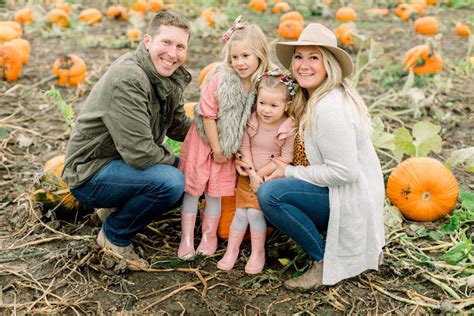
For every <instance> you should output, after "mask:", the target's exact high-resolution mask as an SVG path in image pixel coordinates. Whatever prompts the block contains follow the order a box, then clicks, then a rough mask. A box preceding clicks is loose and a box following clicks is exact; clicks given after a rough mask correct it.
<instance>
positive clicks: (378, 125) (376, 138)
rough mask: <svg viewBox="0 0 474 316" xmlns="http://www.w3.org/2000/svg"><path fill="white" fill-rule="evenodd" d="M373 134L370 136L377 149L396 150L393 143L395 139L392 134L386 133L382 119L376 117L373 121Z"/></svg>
mask: <svg viewBox="0 0 474 316" xmlns="http://www.w3.org/2000/svg"><path fill="white" fill-rule="evenodd" d="M371 123H372V128H373V130H372V133H371V135H370V137H371V139H372V143H373V144H374V146H375V147H376V148H387V149H390V150H394V149H395V144H394V143H393V141H394V139H395V137H394V136H393V135H392V134H389V133H386V132H384V124H383V122H382V120H381V119H380V117H378V116H376V117H374V118H373V119H372V122H371Z"/></svg>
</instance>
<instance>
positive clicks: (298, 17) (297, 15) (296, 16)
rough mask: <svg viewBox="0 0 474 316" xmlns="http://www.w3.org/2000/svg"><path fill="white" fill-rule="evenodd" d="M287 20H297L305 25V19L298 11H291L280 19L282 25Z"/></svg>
mask: <svg viewBox="0 0 474 316" xmlns="http://www.w3.org/2000/svg"><path fill="white" fill-rule="evenodd" d="M286 20H295V21H300V22H301V23H304V18H303V16H302V15H301V13H299V12H298V11H290V12H287V13H285V14H283V15H282V16H281V17H280V23H281V22H283V21H286Z"/></svg>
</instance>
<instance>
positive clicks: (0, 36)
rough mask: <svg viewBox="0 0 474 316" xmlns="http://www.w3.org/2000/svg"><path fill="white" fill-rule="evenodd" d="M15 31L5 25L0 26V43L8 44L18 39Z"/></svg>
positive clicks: (18, 36) (18, 35)
mask: <svg viewBox="0 0 474 316" xmlns="http://www.w3.org/2000/svg"><path fill="white" fill-rule="evenodd" d="M20 37H21V36H20V34H18V32H17V31H15V30H14V29H12V28H11V27H9V26H6V25H0V42H9V41H11V40H13V39H15V38H20Z"/></svg>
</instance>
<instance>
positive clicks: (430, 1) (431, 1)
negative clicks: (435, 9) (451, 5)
mask: <svg viewBox="0 0 474 316" xmlns="http://www.w3.org/2000/svg"><path fill="white" fill-rule="evenodd" d="M426 4H427V5H437V4H438V0H426Z"/></svg>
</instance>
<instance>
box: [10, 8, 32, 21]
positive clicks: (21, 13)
mask: <svg viewBox="0 0 474 316" xmlns="http://www.w3.org/2000/svg"><path fill="white" fill-rule="evenodd" d="M13 20H14V21H15V22H18V23H23V24H26V23H30V22H31V21H33V11H32V10H31V9H30V8H23V9H20V10H18V11H16V12H15V15H14V17H13Z"/></svg>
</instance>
